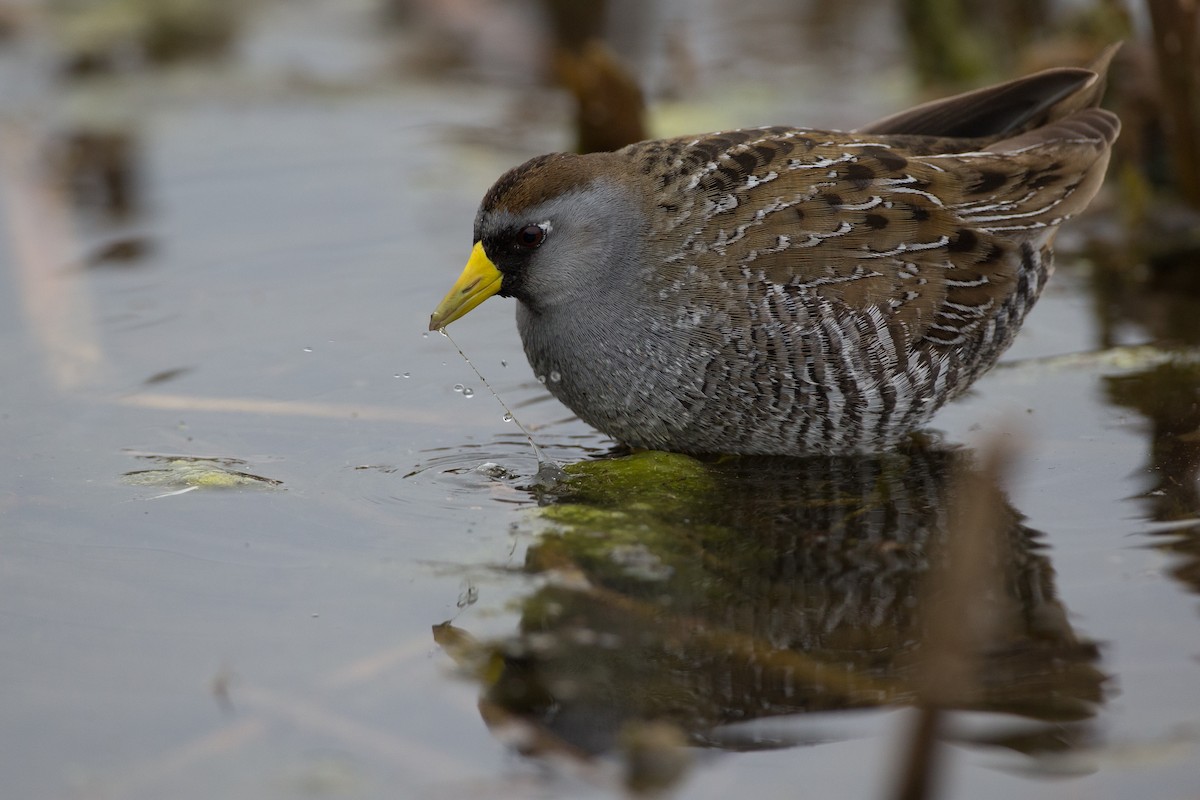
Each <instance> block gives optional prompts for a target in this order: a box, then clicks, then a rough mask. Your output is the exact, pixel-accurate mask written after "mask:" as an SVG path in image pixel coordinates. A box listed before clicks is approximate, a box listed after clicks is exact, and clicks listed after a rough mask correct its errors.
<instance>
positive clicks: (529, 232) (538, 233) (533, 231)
mask: <svg viewBox="0 0 1200 800" xmlns="http://www.w3.org/2000/svg"><path fill="white" fill-rule="evenodd" d="M545 238H546V230H545V228H543V227H542V226H541V225H526V226H525V227H524V228H521V230H519V231H517V244H519V245H520V246H521V247H524V248H526V249H528V250H532V249H533V248H535V247H537V246H538V245H539V244H541V243H542V242H543V241H544V240H545Z"/></svg>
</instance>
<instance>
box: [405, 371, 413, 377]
mask: <svg viewBox="0 0 1200 800" xmlns="http://www.w3.org/2000/svg"><path fill="white" fill-rule="evenodd" d="M404 377H405V378H411V377H412V376H411V375H409V374H408V373H407V372H406V373H404Z"/></svg>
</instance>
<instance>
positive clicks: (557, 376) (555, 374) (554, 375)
mask: <svg viewBox="0 0 1200 800" xmlns="http://www.w3.org/2000/svg"><path fill="white" fill-rule="evenodd" d="M561 380H562V373H560V372H559V371H558V370H553V371H552V372H551V373H550V382H551V383H558V382H559V381H561Z"/></svg>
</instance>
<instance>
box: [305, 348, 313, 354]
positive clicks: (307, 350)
mask: <svg viewBox="0 0 1200 800" xmlns="http://www.w3.org/2000/svg"><path fill="white" fill-rule="evenodd" d="M304 352H306V353H311V352H312V348H311V347H306V348H304Z"/></svg>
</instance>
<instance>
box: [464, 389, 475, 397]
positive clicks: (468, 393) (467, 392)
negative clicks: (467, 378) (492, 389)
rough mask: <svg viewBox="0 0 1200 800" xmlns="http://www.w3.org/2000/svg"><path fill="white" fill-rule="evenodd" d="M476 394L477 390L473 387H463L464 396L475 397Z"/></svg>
mask: <svg viewBox="0 0 1200 800" xmlns="http://www.w3.org/2000/svg"><path fill="white" fill-rule="evenodd" d="M474 396H475V390H474V389H472V388H471V387H470V386H468V387H466V388H465V389H463V397H468V398H470V397H474Z"/></svg>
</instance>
